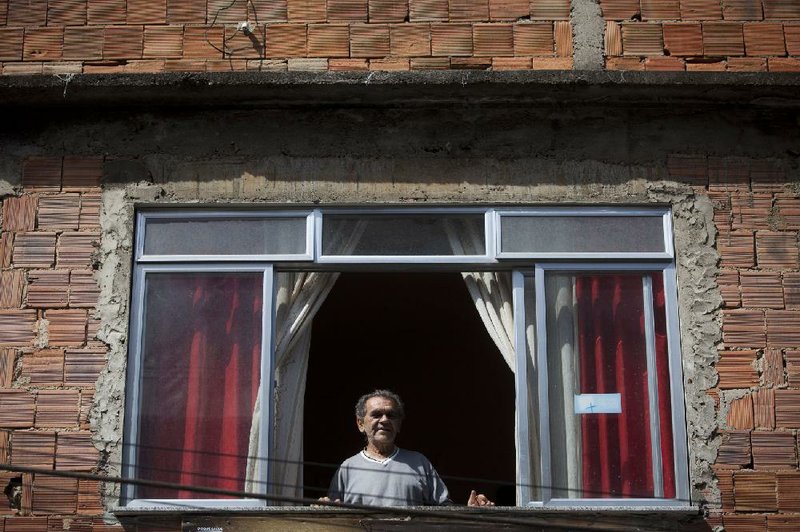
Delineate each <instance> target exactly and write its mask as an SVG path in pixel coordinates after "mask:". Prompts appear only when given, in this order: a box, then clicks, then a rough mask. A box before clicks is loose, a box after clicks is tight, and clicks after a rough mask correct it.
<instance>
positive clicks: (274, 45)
mask: <svg viewBox="0 0 800 532" xmlns="http://www.w3.org/2000/svg"><path fill="white" fill-rule="evenodd" d="M266 54H267V57H303V56H305V55H306V26H305V24H272V25H270V26H267V52H266Z"/></svg>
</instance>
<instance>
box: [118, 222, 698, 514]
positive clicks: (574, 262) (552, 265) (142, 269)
mask: <svg viewBox="0 0 800 532" xmlns="http://www.w3.org/2000/svg"><path fill="white" fill-rule="evenodd" d="M475 213H483V215H484V230H485V242H486V249H485V253H484V254H482V255H471V256H466V255H462V256H430V255H419V256H375V255H362V256H323V255H322V253H321V251H322V247H321V246H322V226H323V224H324V220H325V215H326V214H359V215H363V216H365V217H369V215H371V214H375V215H385V214H409V215H413V214H425V215H430V214H475ZM564 215H571V216H573V215H574V216H612V215H613V216H658V217H661V218H662V220H663V222H662V223H663V228H664V249H665V251H664V252H663V253H661V252H659V253H652V252H637V251H632V252H615V253H570V252H565V253H541V252H540V253H536V252H530V253H503V252H501V250H500V243H501V233H500V227H501V221H502V217H504V216H564ZM272 216H274V217H300V216H306V236H305V244H306V252H305V253H304V254H302V255H202V256H201V255H191V256H187V255H149V256H148V255H145V254H144V248H143V246H144V237H145V230H146V221H147V220H148V219H153V218H182V217H187V218H196V219H209V220H212V219H214V218H223V217H224V218H232V217H233V218H235V217H242V218H245V217H272ZM136 228H137V234H136V242H135V254H134V260H135V267H134V278H133V295H132V298H131V325H130V346H129V365H128V387H127V388H126V389H127V390H128V392H127V398H126V417H125V434H124V441H125V443H126V444H127V447H124V451H123V459H124V465H123V473H124V474H125V475H133V474H135V471H136V463H135V459H136V456H135V442H136V441H137V440H136V438H137V437H138V426H137V425H136V423H138V405H139V387H140V384H141V383H140V382H139V379H140V378H141V357H142V353H141V348H142V346H141V338H142V332H143V331H142V327H143V324H142V318H143V312H144V308H143V307H144V287H145V277H146V275H148V274H150V273H156V272H171V273H183V272H186V273H189V272H245V271H249V272H256V271H261V272H263V273H264V316H263V317H262V320H263V321H262V327H263V328H262V360H261V382H262V383H269V385H268V386H262V387H261V389H262V394H263V395H262V404H264V405H268V408H263V409H262V418H261V423H262V427H266V428H267V430H265V431H264V435H265V437H264V438H262V445H261V448H260V450H259V456H258V457H257V458H258V459H259V460H264V461H265V463H266V464H269V460H268V456H269V449H270V448H271V445H272V440H273V437H274V436H273V434H272V423H271V422H270V420H271V419H272V401H271V397H272V387H273V385H274V361H273V344H274V341H273V334H274V323H273V322H274V289H273V286H274V283H273V279H274V271H275V267H280V265H281V264H282V263H291V264H292V265H293V267H300V268H302V267H304V265H305V264H308V265H309V266H311V265H317V266H315V267H316V268H321V269H328V270H335V269H336V268H335V266H337V265H338V266H342V267H344V268H348V267H352V266H355V265H357V266H363V267H365V268H370V267H371V266H372V265H380V264H397V265H405V266H403V267H404V269H405V268H408V269H409V270H417V271H423V270H429V269H430V268H429V266H431V265H443V266H444V267H445V268H449V269H452V270H453V271H465V270H466V269H469V268H474V269H476V270H481V269H485V268H486V267H487V266H490V265H491V267H492V269H497V268H498V266H499V267H500V268H501V269H503V270H505V271H509V272H511V273H512V276H513V287H514V290H513V301H514V312H515V314H514V315H515V328H516V331H517V332H516V333H515V347H516V350H517V352H518V353H527V348H526V346H525V334H524V324H525V313H524V298H525V293H524V279H525V277H526V276H531V275H532V276H533V278H534V282H535V293H534V297H535V309H536V329H537V334H536V342H537V344H536V349H535V357H536V362H537V364H538V365H539V366H538V367H542V368H547V363H546V360H547V358H546V356H547V351H546V345H547V344H546V337H545V336H546V335H545V334H538V332H539V331H546V321H545V319H546V314H545V312H546V305H545V301H544V298H545V293H544V276H545V273H546V272H548V271H597V272H603V271H612V270H616V271H623V270H627V271H629V270H637V271H642V272H646V271H660V272H662V273H663V280H664V281H663V282H664V291H665V297H666V319H667V338H668V350H669V367H670V393H671V401H672V403H671V405H672V430H673V434H672V438H673V446H674V447H673V448H674V457H675V458H674V460H675V483H676V485H675V492H676V497H675V498H674V499H664V498H663V497H662V498H658V497H654V498H646V499H630V498H608V499H595V498H592V499H577V498H576V499H553V498H551V497H550V496H549V493H548V490H547V489H543V490H542V491H541V494H542V496H541V497H540V499H541V500H537V501H533V500H531V496H530V493H531V490H530V481H531V479H530V473H529V472H530V467H528V465H529V464H530V462H531V460H533V459H534V457H531V456H530V451H529V447H528V445H529V444H528V440H527V437H528V434H529V433H530V432H529V431H530V427H529V426H528V420H529V416H528V411H527V409H528V401H527V394H528V393H532V392H531V390H534V389H535V390H536V393H537V394H538V397H539V401H540V402H539V410H540V416H539V433H540V435H541V442H542V452H541V453H540V457H539V460H540V464H539V465H540V470H541V472H542V478H543V479H544V478H545V477H544V475H545V474H547V475H549V474H550V470H549V467H550V466H549V442H550V439H549V426H548V418H549V411H548V409H547V408H545V407H546V406H547V405H548V401H547V390H548V388H547V372H546V371H540V372H539V373H538V382H537V383H535V384H534V386H530V385H531V384H533V383H530V381H529V380H528V376H527V366H526V363H525V361H526V357H525V356H518V357H517V368H516V375H515V386H516V408H517V412H516V415H517V426H518V428H519V430H518V439H517V442H516V444H517V465H518V474H517V506H523V507H543V508H549V507H577V506H581V507H587V506H590V507H598V508H602V507H612V506H613V507H625V508H633V509H636V508H643V507H655V506H669V507H688V506H690V493H689V479H688V449H687V435H686V425H685V411H684V391H683V376H682V375H683V374H682V366H681V351H680V329H679V323H678V312H677V308H678V307H677V283H676V279H675V265H674V248H673V245H672V221H671V211H670V209H669V208H668V207H622V206H620V207H583V206H576V207H524V208H523V207H513V208H511V207H492V206H485V207H463V206H462V207H458V206H454V207H426V208H419V207H409V208H402V207H386V208H381V207H365V208H363V209H357V208H335V207H331V208H321V209H320V208H316V209H308V208H306V209H303V208H298V209H297V210H287V209H285V208H282V209H278V210H270V209H257V210H233V209H226V210H206V209H158V210H151V209H147V210H145V209H143V210H141V211H140V212H138V213H137V220H136ZM556 259H558V260H559V261H558V262H556ZM564 261H570V262H564ZM643 261H646V262H643ZM440 267H442V266H440ZM651 317H652V316H651ZM652 333H653V331H649V332H648V334H650V335H651V334H652ZM542 362H544V365H541V364H542ZM648 378H655V376H654V375H651V374H650V373H648ZM651 402H652V398H651ZM544 435H547V437H546V438H545V437H544ZM131 442H133V443H134V445H130V443H131ZM544 442H546V443H547V445H546V446H545V445H544ZM545 447H547V449H545ZM655 447H656V446H655V445H653V448H654V449H655ZM654 452H655V451H654ZM659 459H660V457H659ZM269 474H270V470H269V467H265V468H262V478H260V479H256V481H257V482H259V481H260V482H263V484H260V485H264V486H266V485H267V481H268V479H269V478H270V476H269ZM542 483H543V484H546V482H542ZM133 489H134V487H133V486H131V485H127V486H125V488H124V489H123V492H122V500H123V501H125V504H127V507H128V508H150V507H153V508H155V507H157V508H162V507H164V506H176V507H182V508H185V507H187V506H191V507H195V506H197V507H209V508H214V507H234V506H242V507H264V506H266V501H263V500H252V499H239V500H233V499H223V500H220V499H180V500H164V499H158V500H145V499H133V498H132V497H133ZM265 492H266V488H265Z"/></svg>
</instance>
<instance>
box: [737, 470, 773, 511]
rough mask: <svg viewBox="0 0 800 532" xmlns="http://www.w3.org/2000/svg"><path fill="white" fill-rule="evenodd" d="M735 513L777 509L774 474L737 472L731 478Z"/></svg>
mask: <svg viewBox="0 0 800 532" xmlns="http://www.w3.org/2000/svg"><path fill="white" fill-rule="evenodd" d="M733 479H734V491H735V498H736V511H737V512H770V511H775V510H777V509H778V501H777V496H776V490H775V487H776V479H775V473H761V472H755V471H738V472H736V473H735V474H734V476H733Z"/></svg>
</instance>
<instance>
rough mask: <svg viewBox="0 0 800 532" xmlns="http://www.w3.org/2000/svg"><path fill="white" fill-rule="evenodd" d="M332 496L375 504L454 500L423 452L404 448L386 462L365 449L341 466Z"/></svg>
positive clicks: (331, 497) (438, 502) (398, 504)
mask: <svg viewBox="0 0 800 532" xmlns="http://www.w3.org/2000/svg"><path fill="white" fill-rule="evenodd" d="M328 497H330V499H331V500H336V499H339V500H341V501H342V502H344V503H351V504H368V505H374V506H432V505H442V504H451V502H452V501H450V498H449V495H448V493H447V486H445V485H444V482H442V479H441V478H440V477H439V474H438V473H437V472H436V470H435V469H434V468H433V465H431V463H430V461H429V460H428V459H427V458H425V456H423V455H422V454H420V453H418V452H414V451H407V450H405V449H397V453H396V454H395V455H394V456H393V457H391V458H389V459H387V460H386V461H384V462H379V461H378V460H375V459H373V458H370V457H369V456H367V454H366V453H364V451H361V452H360V453H358V454H356V455H354V456H351V457H350V458H348V459H347V460H345V461H344V462H342V465H341V466H339V470H338V471H336V474H335V475H334V476H333V480H331V486H330V488H329V489H328Z"/></svg>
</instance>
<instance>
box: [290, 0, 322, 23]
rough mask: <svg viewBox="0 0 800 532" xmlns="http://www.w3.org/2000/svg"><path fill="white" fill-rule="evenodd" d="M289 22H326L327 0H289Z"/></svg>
mask: <svg viewBox="0 0 800 532" xmlns="http://www.w3.org/2000/svg"><path fill="white" fill-rule="evenodd" d="M286 6H287V10H288V15H289V22H303V23H305V22H325V21H326V20H327V12H326V5H325V0H287V2H286Z"/></svg>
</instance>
